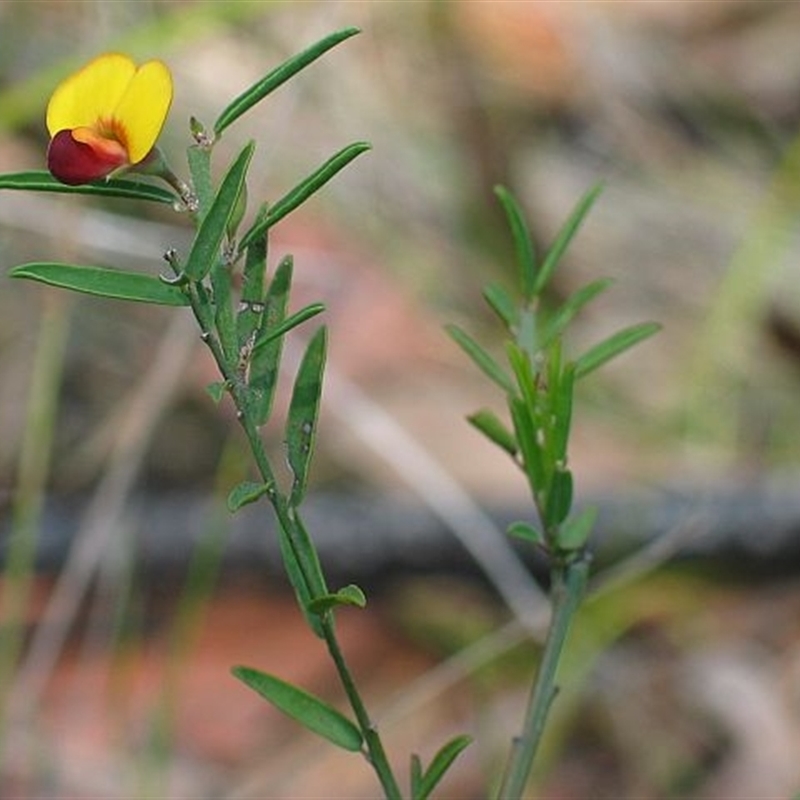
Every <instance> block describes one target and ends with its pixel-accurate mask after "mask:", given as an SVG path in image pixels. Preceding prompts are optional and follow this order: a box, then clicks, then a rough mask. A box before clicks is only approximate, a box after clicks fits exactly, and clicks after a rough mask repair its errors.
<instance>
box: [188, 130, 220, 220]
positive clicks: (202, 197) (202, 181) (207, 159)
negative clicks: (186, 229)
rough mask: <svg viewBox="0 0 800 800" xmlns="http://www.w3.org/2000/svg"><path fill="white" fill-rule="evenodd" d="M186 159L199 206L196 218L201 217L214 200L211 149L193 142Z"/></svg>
mask: <svg viewBox="0 0 800 800" xmlns="http://www.w3.org/2000/svg"><path fill="white" fill-rule="evenodd" d="M186 159H187V161H188V164H189V174H190V175H191V176H192V186H193V187H194V191H195V193H196V194H197V202H198V203H199V206H200V208H199V214H198V218H199V219H203V217H204V216H205V215H206V214H207V213H208V209H209V208H211V203H212V202H213V200H214V184H213V183H212V181H211V150H210V149H209V148H208V147H200V146H199V145H196V144H194V145H192V146H191V147H190V148H189V149H188V150H187V151H186Z"/></svg>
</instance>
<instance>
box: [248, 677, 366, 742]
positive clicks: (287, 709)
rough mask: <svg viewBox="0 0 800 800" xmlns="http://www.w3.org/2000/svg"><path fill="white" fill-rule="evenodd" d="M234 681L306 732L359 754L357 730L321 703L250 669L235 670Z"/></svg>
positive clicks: (300, 691)
mask: <svg viewBox="0 0 800 800" xmlns="http://www.w3.org/2000/svg"><path fill="white" fill-rule="evenodd" d="M232 672H233V674H234V676H235V677H237V678H238V679H239V680H240V681H242V683H244V684H246V685H247V686H249V687H250V688H251V689H253V690H254V691H256V692H258V693H259V694H260V695H261V696H262V697H263V698H264V699H265V700H268V701H269V702H270V703H272V705H274V706H275V708H277V709H278V710H280V711H282V712H283V713H284V714H287V715H288V716H290V717H292V719H295V720H296V721H297V722H299V723H300V724H301V725H303V726H304V727H305V728H308V730H310V731H313V732H314V733H316V734H319V735H320V736H322V737H323V738H325V739H327V740H328V741H329V742H331V743H333V744H335V745H336V746H337V747H341V748H343V749H345V750H350V751H352V752H358V751H359V750H361V747H362V745H363V743H364V739H363V737H362V735H361V731H359V729H358V727H357V726H356V725H355V724H354V723H353V722H351V721H350V720H349V719H348V718H347V717H345V716H344V714H342V713H341V712H339V711H337V710H336V709H335V708H333V707H332V706H330V705H328V703H326V702H325V701H324V700H320V698H318V697H316V696H314V695H312V694H309V693H308V692H306V691H304V690H303V689H300V688H298V687H297V686H294V685H293V684H291V683H287V682H286V681H284V680H281V679H280V678H276V677H275V676H274V675H269V674H267V673H266V672H261V671H260V670H257V669H253V668H251V667H234V668H233V670H232Z"/></svg>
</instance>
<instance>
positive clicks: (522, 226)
mask: <svg viewBox="0 0 800 800" xmlns="http://www.w3.org/2000/svg"><path fill="white" fill-rule="evenodd" d="M494 191H495V194H496V195H497V197H498V199H499V200H500V203H501V204H502V206H503V209H504V211H505V212H506V217H507V218H508V225H509V227H510V228H511V235H512V236H513V238H514V247H515V248H516V252H517V265H518V266H519V274H520V283H521V285H522V293H523V295H524V297H525V299H526V300H532V299H533V297H534V296H535V294H536V292H535V287H536V253H535V251H534V249H533V239H532V238H531V233H530V230H529V229H528V224H527V222H526V221H525V215H524V214H523V212H522V208H520V205H519V203H517V201H516V199H515V198H514V196H513V195H512V194H511V192H509V191H508V189H506V188H505V187H503V186H498V187H496V188H495V190H494Z"/></svg>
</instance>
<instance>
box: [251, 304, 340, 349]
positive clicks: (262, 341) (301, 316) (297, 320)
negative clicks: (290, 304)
mask: <svg viewBox="0 0 800 800" xmlns="http://www.w3.org/2000/svg"><path fill="white" fill-rule="evenodd" d="M324 310H325V306H324V304H323V303H311V304H310V305H307V306H306V307H305V308H301V309H300V310H299V311H296V312H295V313H294V314H292V315H291V316H288V317H286V319H285V320H283V322H281V323H280V324H279V325H276V326H275V327H274V328H270V329H268V330H264V331H262V333H261V335H260V336H259V337H258V339H257V340H256V343H255V347H254V350H259V349H260V348H262V347H265V346H266V345H268V344H269V343H270V342H272V341H274V340H275V339H277V338H278V337H279V336H285V335H286V334H287V333H288V332H289V331H290V330H292V328H296V327H297V326H298V325H302V324H303V323H304V322H307V321H308V320H310V319H313V318H314V317H316V316H317V314H321V313H322V312H323V311H324Z"/></svg>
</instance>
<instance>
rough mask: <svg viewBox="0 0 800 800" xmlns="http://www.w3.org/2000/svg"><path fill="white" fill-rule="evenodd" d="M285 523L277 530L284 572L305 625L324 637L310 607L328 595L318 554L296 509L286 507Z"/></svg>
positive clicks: (318, 619) (319, 619)
mask: <svg viewBox="0 0 800 800" xmlns="http://www.w3.org/2000/svg"><path fill="white" fill-rule="evenodd" d="M286 523H287V524H288V525H290V526H291V527H288V528H284V527H280V528H279V529H278V531H279V536H278V542H279V544H280V549H281V555H282V557H283V563H284V565H285V568H286V574H287V576H288V578H289V582H290V583H291V585H292V588H293V589H294V591H295V595H296V596H297V602H298V604H299V605H300V608H301V609H302V610H303V614H304V615H305V618H306V622H307V623H308V626H309V627H310V628H311V630H312V631H314V633H315V634H316V635H317V636H319V637H320V638H324V636H325V632H324V630H323V627H322V622H321V618H320V616H319V614H317V613H315V612H314V611H312V610H311V609H312V606H313V605H314V603H315V601H316V600H317V599H318V598H320V597H324V596H325V595H327V594H328V587H327V585H326V583H325V576H324V575H323V574H322V566H321V565H320V563H319V556H318V555H317V551H316V548H315V547H314V543H313V542H312V541H311V537H310V536H309V534H308V531H307V530H306V527H305V525H303V520H302V519H301V517H300V514H299V512H298V511H297V509H296V508H293V507H290V508H289V515H288V517H287V518H286Z"/></svg>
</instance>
